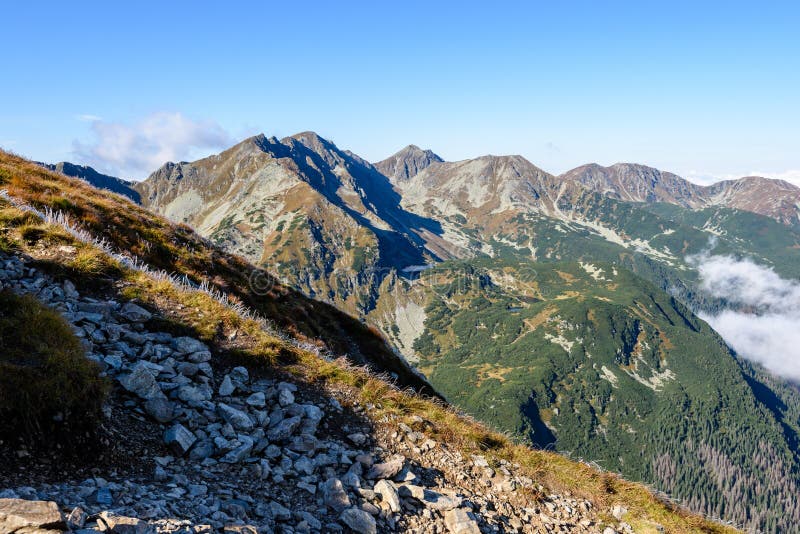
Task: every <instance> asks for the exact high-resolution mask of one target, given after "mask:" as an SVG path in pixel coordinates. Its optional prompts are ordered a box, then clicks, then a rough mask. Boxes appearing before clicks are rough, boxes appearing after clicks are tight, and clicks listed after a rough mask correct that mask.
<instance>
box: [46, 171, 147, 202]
mask: <svg viewBox="0 0 800 534" xmlns="http://www.w3.org/2000/svg"><path fill="white" fill-rule="evenodd" d="M39 165H41V166H42V167H45V168H46V169H50V170H51V171H56V172H60V173H61V174H64V175H66V176H71V177H73V178H80V179H81V180H85V181H87V182H89V183H90V184H92V185H93V186H95V187H97V188H99V189H107V190H109V191H113V192H114V193H118V194H120V195H123V196H126V197H128V198H129V199H131V200H133V201H134V202H136V203H137V204H141V197H140V195H139V193H138V192H137V191H136V189H134V187H135V182H129V181H127V180H123V179H121V178H116V177H114V176H108V175H107V174H102V173H99V172H97V171H96V170H94V169H93V168H91V167H88V166H84V165H74V164H72V163H69V162H66V161H62V162H61V163H56V164H48V163H39Z"/></svg>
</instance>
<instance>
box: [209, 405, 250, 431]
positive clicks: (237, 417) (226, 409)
mask: <svg viewBox="0 0 800 534" xmlns="http://www.w3.org/2000/svg"><path fill="white" fill-rule="evenodd" d="M217 412H218V413H219V415H220V416H222V418H223V419H225V420H226V421H227V422H228V423H230V424H231V426H233V427H234V428H235V429H237V430H244V431H247V430H252V429H253V427H255V423H254V422H253V420H252V419H250V416H249V415H247V414H246V413H244V412H243V411H241V410H237V409H236V408H234V407H232V406H228V405H227V404H225V403H224V402H220V403H219V404H218V405H217Z"/></svg>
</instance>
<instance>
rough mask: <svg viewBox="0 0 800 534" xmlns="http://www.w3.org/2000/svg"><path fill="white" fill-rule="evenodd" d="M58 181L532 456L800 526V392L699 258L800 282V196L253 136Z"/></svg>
mask: <svg viewBox="0 0 800 534" xmlns="http://www.w3.org/2000/svg"><path fill="white" fill-rule="evenodd" d="M55 168H56V170H58V171H60V172H62V173H64V174H67V175H70V176H76V177H80V178H83V179H84V180H86V181H88V182H90V183H92V184H93V185H96V186H98V187H103V188H106V189H111V190H114V191H115V192H118V193H120V194H123V195H126V196H128V197H130V198H131V199H132V200H134V201H136V202H138V203H140V204H141V205H142V206H143V207H144V208H146V209H148V210H151V211H153V212H155V213H158V214H161V215H164V216H166V217H167V218H169V219H171V220H173V221H175V222H178V223H184V224H187V225H189V226H191V227H193V228H194V229H195V230H196V231H197V232H198V233H200V234H201V235H202V236H204V237H205V238H207V239H209V240H210V241H211V242H212V243H214V244H215V245H217V246H219V247H221V248H223V249H225V250H227V251H229V252H232V253H234V254H238V255H241V256H243V257H244V258H245V259H246V260H248V261H249V262H251V263H253V264H255V265H257V266H260V267H263V268H265V269H266V270H268V271H270V272H272V273H274V274H275V275H276V276H277V277H278V278H280V279H281V280H282V281H283V282H284V283H286V284H287V285H289V286H291V287H292V288H294V289H295V290H297V291H299V292H301V293H303V294H305V295H308V296H310V297H313V298H315V299H318V300H322V301H324V302H326V303H329V304H332V305H333V306H335V307H337V308H338V309H340V310H342V311H343V312H345V313H347V314H350V315H353V316H355V317H356V318H358V319H360V320H361V321H364V322H366V323H367V324H369V325H371V326H372V327H374V328H376V329H377V330H379V331H380V332H381V334H382V335H383V336H384V337H385V338H386V339H387V340H388V341H389V343H390V344H391V345H392V346H393V348H394V350H395V351H396V352H397V354H400V355H402V357H403V358H404V359H405V360H406V361H407V362H409V364H410V365H413V366H415V367H416V369H417V371H418V372H420V373H422V374H423V375H424V376H425V377H426V379H427V380H428V381H429V382H430V384H431V385H432V387H433V388H435V389H436V390H437V391H438V392H439V393H440V394H442V395H443V396H444V397H445V398H446V399H447V400H448V401H450V402H452V403H454V404H455V405H456V406H459V407H460V408H461V409H464V410H465V411H467V412H468V413H470V414H472V415H474V416H476V417H478V418H479V419H481V420H483V421H486V422H487V423H489V424H491V425H493V426H495V427H496V428H498V429H500V430H503V431H505V432H507V433H509V434H511V435H513V436H515V437H516V439H518V440H520V441H523V442H527V443H529V444H531V445H533V446H538V447H549V448H555V449H556V450H559V451H562V452H564V453H569V454H571V455H573V456H578V457H581V458H583V459H585V460H590V461H594V462H597V463H598V464H599V465H601V466H602V467H604V468H606V469H610V470H612V471H617V472H621V473H622V474H623V475H625V476H626V477H629V478H633V479H636V480H642V481H645V482H648V483H650V484H653V485H655V486H656V487H657V488H659V489H661V490H663V491H665V492H667V493H669V494H670V495H671V496H673V497H675V498H677V499H679V500H681V501H682V502H684V503H686V504H688V505H689V506H690V507H691V508H693V509H694V510H697V511H700V512H702V513H704V514H707V515H711V516H715V517H721V518H725V519H728V520H731V521H735V522H737V523H738V524H742V525H745V526H747V527H748V528H752V529H755V530H765V531H785V530H792V529H793V528H797V527H798V525H800V507H798V506H797V504H796V499H795V498H794V496H795V495H796V493H797V488H798V486H799V485H800V475H799V474H798V473H800V448H798V432H800V392H798V389H797V388H796V387H795V386H794V385H793V384H791V383H788V382H786V381H783V380H782V379H780V378H779V377H774V376H771V375H770V374H769V373H768V372H767V371H766V370H764V369H762V368H760V367H759V366H757V365H755V364H752V363H750V362H748V361H746V360H744V359H742V358H741V357H740V356H739V355H737V354H736V353H735V352H734V351H732V350H731V349H730V348H729V347H728V346H727V345H726V344H725V342H724V341H723V340H722V338H720V336H719V335H718V334H717V333H716V332H714V331H713V329H711V327H710V326H709V325H708V324H706V323H705V322H704V321H702V320H701V319H699V318H698V317H697V315H696V313H700V312H715V311H719V310H723V309H730V308H734V307H735V303H730V302H726V301H724V300H722V299H719V298H717V297H716V296H715V295H713V294H711V293H709V292H708V291H706V290H705V289H704V287H703V286H702V284H701V281H700V277H699V273H698V270H697V267H696V265H695V264H694V263H693V262H692V261H691V260H690V258H691V257H693V256H697V255H699V254H702V253H704V252H707V251H708V250H709V248H710V247H711V246H713V247H714V248H713V251H714V252H715V253H719V254H728V255H734V256H743V257H748V258H752V259H753V260H754V261H756V262H759V263H761V264H764V265H767V266H769V267H770V268H772V269H773V270H774V271H775V272H776V273H778V274H780V275H781V276H784V277H786V278H789V279H800V261H799V260H800V188H797V187H795V186H793V185H791V184H788V183H786V182H782V181H778V180H770V179H766V178H759V177H747V178H741V179H739V180H732V181H725V182H719V183H717V184H714V185H711V186H700V185H697V184H694V183H692V182H690V181H687V180H685V179H683V178H681V177H679V176H677V175H675V174H672V173H668V172H662V171H659V170H657V169H653V168H650V167H646V166H642V165H635V164H616V165H612V166H610V167H601V166H599V165H595V164H591V165H585V166H582V167H578V168H576V169H573V170H571V171H569V172H566V173H564V174H562V175H560V176H555V175H553V174H550V173H548V172H546V171H544V170H542V169H540V168H538V167H536V166H535V165H533V164H532V163H530V162H529V161H527V160H526V159H525V158H523V157H521V156H482V157H479V158H475V159H470V160H464V161H458V162H447V161H444V160H443V159H442V158H440V157H439V156H437V155H436V154H435V153H433V152H431V151H430V150H422V149H420V148H419V147H416V146H414V145H410V146H408V147H406V148H404V149H402V150H401V151H399V152H398V153H396V154H394V155H392V156H390V157H389V158H387V159H385V160H383V161H380V162H376V163H370V162H368V161H366V160H365V159H363V158H361V157H359V156H357V155H356V154H354V153H352V152H350V151H347V150H341V149H339V148H338V147H337V146H336V145H335V144H333V143H332V142H330V141H328V140H325V139H323V138H321V137H320V136H318V135H316V134H314V133H313V132H303V133H300V134H297V135H293V136H290V137H286V138H284V139H280V140H279V139H276V138H274V137H271V138H267V137H266V136H264V135H259V136H255V137H251V138H249V139H246V140H244V141H243V142H241V143H239V144H237V145H236V146H234V147H231V148H229V149H228V150H225V151H223V152H221V153H220V154H217V155H213V156H209V157H207V158H203V159H201V160H198V161H194V162H178V163H166V164H165V165H163V166H162V167H161V168H160V169H158V170H156V171H155V172H153V173H152V174H151V175H150V176H149V177H148V178H147V179H146V180H144V181H142V182H138V183H129V182H124V181H119V180H117V179H114V178H112V177H106V176H104V175H100V174H99V173H96V172H95V171H93V170H91V169H90V168H86V167H78V166H73V165H70V164H59V165H58V166H57V167H55ZM254 298H257V296H255V297H254ZM367 357H368V355H367ZM384 359H386V357H384ZM465 386H467V387H465ZM767 465H769V466H771V468H770V470H769V472H766V471H765V470H764V467H765V466H767ZM777 503H780V504H777Z"/></svg>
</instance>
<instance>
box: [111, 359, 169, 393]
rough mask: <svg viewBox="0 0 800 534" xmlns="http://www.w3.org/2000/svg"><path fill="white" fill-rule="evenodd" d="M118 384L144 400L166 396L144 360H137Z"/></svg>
mask: <svg viewBox="0 0 800 534" xmlns="http://www.w3.org/2000/svg"><path fill="white" fill-rule="evenodd" d="M120 384H122V387H124V388H125V389H127V390H128V391H130V392H131V393H134V394H135V395H138V396H139V397H141V398H142V399H145V400H149V399H156V398H161V399H163V398H166V397H165V395H164V393H163V392H162V391H161V388H160V387H159V385H158V382H157V381H156V379H155V377H154V376H153V373H152V372H151V371H150V369H149V368H148V366H147V364H146V363H145V362H144V361H139V362H137V363H136V365H134V366H133V369H131V372H130V373H129V374H127V375H125V376H123V377H122V378H120Z"/></svg>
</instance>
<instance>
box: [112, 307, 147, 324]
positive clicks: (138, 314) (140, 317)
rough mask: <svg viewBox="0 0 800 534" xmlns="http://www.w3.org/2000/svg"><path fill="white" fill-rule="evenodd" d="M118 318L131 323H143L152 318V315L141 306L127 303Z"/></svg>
mask: <svg viewBox="0 0 800 534" xmlns="http://www.w3.org/2000/svg"><path fill="white" fill-rule="evenodd" d="M119 315H120V317H122V318H123V319H127V320H128V321H130V322H132V323H144V322H147V321H149V320H150V318H151V317H152V316H153V314H152V313H150V312H149V311H147V310H145V309H144V308H142V307H141V306H137V305H136V304H134V303H133V302H128V303H127V304H125V305H124V306H123V307H122V309H121V310H120V311H119Z"/></svg>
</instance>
